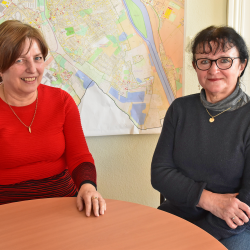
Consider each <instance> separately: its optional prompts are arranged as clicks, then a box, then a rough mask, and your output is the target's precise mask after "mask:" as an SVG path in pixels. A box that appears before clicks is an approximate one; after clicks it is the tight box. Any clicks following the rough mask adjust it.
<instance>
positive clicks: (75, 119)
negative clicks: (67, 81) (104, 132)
mask: <svg viewBox="0 0 250 250" xmlns="http://www.w3.org/2000/svg"><path fill="white" fill-rule="evenodd" d="M62 95H63V103H64V110H65V120H64V125H63V130H64V136H65V156H66V162H67V166H68V169H69V172H70V174H71V176H72V179H73V180H74V182H75V184H76V187H77V188H78V190H79V189H80V187H81V185H83V184H84V183H91V184H92V185H94V186H95V187H96V169H95V163H94V159H93V157H92V155H91V153H90V152H89V149H88V146H87V143H86V140H85V136H84V133H83V130H82V125H81V119H80V114H79V111H78V108H77V106H76V104H75V101H74V100H73V98H72V97H71V96H70V95H69V94H68V93H67V92H65V91H62Z"/></svg>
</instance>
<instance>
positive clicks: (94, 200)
mask: <svg viewBox="0 0 250 250" xmlns="http://www.w3.org/2000/svg"><path fill="white" fill-rule="evenodd" d="M91 199H92V204H93V212H94V215H95V216H99V198H98V197H97V196H95V197H92V198H91Z"/></svg>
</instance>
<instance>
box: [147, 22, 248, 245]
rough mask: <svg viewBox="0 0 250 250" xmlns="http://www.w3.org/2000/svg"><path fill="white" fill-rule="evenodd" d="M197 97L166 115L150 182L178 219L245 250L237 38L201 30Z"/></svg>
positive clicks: (244, 134)
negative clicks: (199, 89) (184, 220)
mask: <svg viewBox="0 0 250 250" xmlns="http://www.w3.org/2000/svg"><path fill="white" fill-rule="evenodd" d="M192 53H193V67H194V69H195V71H196V73H197V77H198V80H199V83H200V85H201V86H202V90H201V93H200V94H194V95H190V96H186V97H182V98H178V99H176V100H175V101H174V102H173V103H172V104H171V106H170V108H169V109H168V111H167V114H166V117H165V120H164V125H163V129H162V133H161V135H160V138H159V141H158V144H157V147H156V149H155V153H154V156H153V160H152V170H151V173H152V176H151V182H152V185H153V187H154V188H155V189H157V190H158V191H159V192H161V193H162V194H163V196H164V197H165V198H166V201H165V202H164V203H162V204H161V205H160V207H159V209H161V210H164V211H167V212H170V213H172V214H175V215H177V216H180V217H182V218H184V219H186V220H188V221H190V222H192V223H194V224H195V225H197V226H199V227H201V228H202V229H204V230H205V231H207V232H208V233H210V234H211V235H213V236H214V237H215V238H217V239H218V240H220V241H221V242H222V243H223V244H224V245H225V246H226V247H228V249H237V250H238V249H241V250H243V249H249V248H248V247H249V244H250V231H249V229H250V222H249V218H250V207H249V206H250V102H249V101H250V98H249V96H248V95H247V94H245V93H244V92H243V91H242V90H241V88H240V77H241V76H242V75H243V73H244V71H245V68H246V66H247V63H248V58H249V55H248V49H247V47H246V44H245V42H244V40H243V39H242V37H241V36H240V35H239V34H237V33H236V32H235V30H234V29H232V28H229V27H214V26H211V27H208V28H206V29H204V30H202V31H201V32H200V33H198V34H197V36H196V37H195V39H194V41H193V44H192Z"/></svg>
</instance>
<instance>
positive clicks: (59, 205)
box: [0, 198, 226, 250]
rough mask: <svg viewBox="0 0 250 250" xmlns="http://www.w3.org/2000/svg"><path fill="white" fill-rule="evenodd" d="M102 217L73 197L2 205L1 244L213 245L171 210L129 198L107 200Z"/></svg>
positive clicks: (22, 247) (10, 248)
mask: <svg viewBox="0 0 250 250" xmlns="http://www.w3.org/2000/svg"><path fill="white" fill-rule="evenodd" d="M106 202H107V211H106V213H105V215H102V216H100V217H94V216H93V215H91V216H90V217H86V216H85V214H84V212H78V210H77V209H76V204H75V203H76V198H51V199H40V200H31V201H23V202H17V203H11V204H6V205H1V206H0V249H4V250H14V249H15V250H30V249H32V250H40V249H42V250H50V249H53V250H64V249H65V250H66V249H67V250H78V249H79V250H83V249H87V250H88V249H91V250H92V249H108V250H117V249H126V250H130V249H138V250H139V249H140V250H142V249H143V250H145V249H150V250H152V249H157V250H161V249H164V250H166V249H171V250H184V249H185V250H187V249H192V250H195V249H199V250H200V249H202V250H206V249H209V250H211V249H216V250H220V249H221V250H223V249H224V250H225V249H226V248H225V247H224V246H223V245H222V244H221V243H220V242H219V241H217V240H216V239H214V238H213V237H212V236H211V235H209V234H208V233H206V232H205V231H203V230H201V229H200V228H198V227H196V226H194V225H193V224H191V223H189V222H187V221H185V220H183V219H181V218H178V217H176V216H174V215H171V214H168V213H166V212H163V211H160V210H157V209H155V208H151V207H146V206H143V205H138V204H134V203H130V202H124V201H117V200H109V199H107V200H106Z"/></svg>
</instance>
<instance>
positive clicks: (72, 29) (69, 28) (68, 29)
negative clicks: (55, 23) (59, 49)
mask: <svg viewBox="0 0 250 250" xmlns="http://www.w3.org/2000/svg"><path fill="white" fill-rule="evenodd" d="M65 30H66V31H67V33H66V35H67V36H70V35H73V34H75V31H74V28H73V27H68V28H65Z"/></svg>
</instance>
